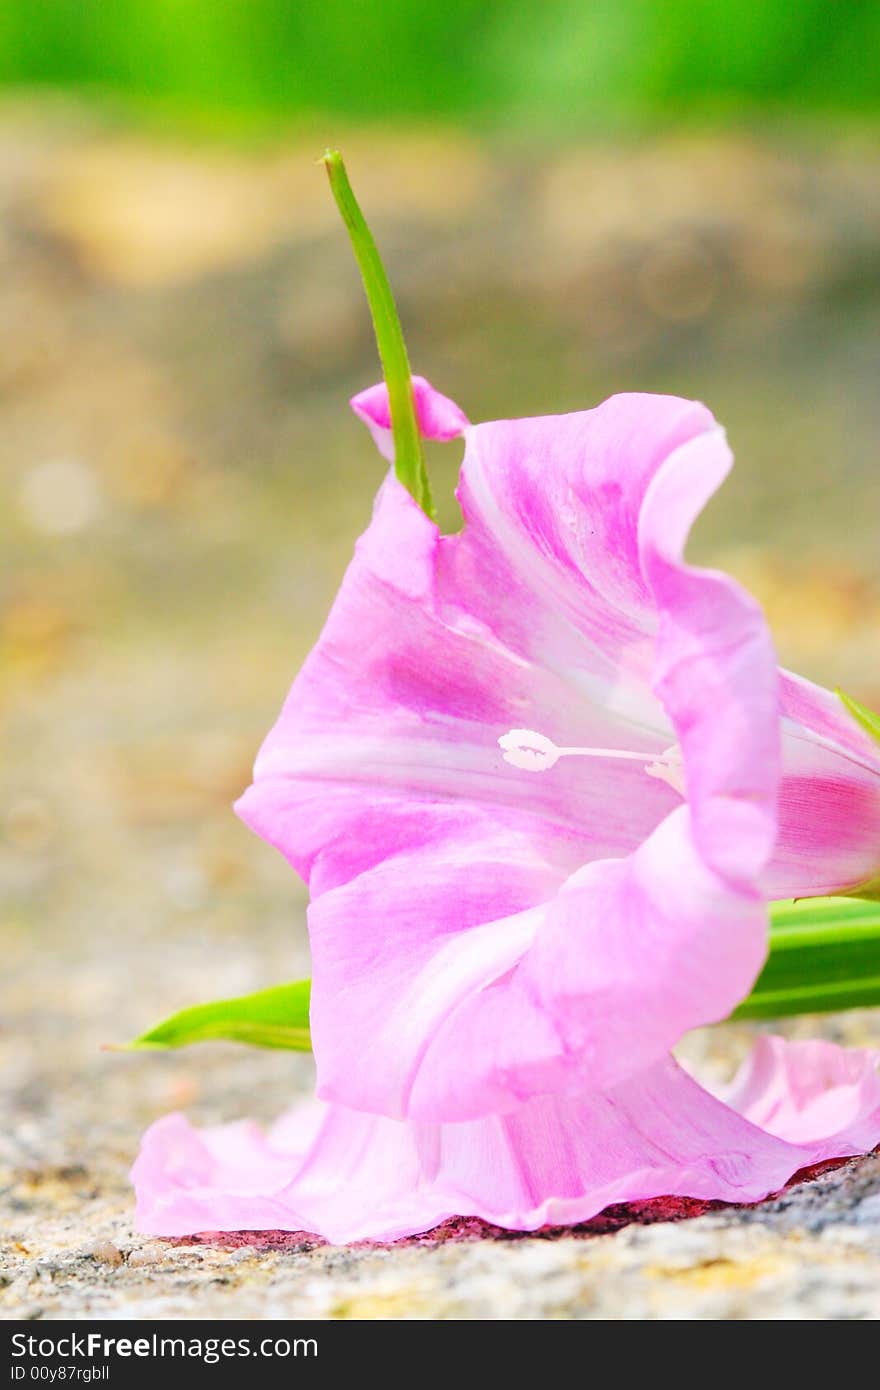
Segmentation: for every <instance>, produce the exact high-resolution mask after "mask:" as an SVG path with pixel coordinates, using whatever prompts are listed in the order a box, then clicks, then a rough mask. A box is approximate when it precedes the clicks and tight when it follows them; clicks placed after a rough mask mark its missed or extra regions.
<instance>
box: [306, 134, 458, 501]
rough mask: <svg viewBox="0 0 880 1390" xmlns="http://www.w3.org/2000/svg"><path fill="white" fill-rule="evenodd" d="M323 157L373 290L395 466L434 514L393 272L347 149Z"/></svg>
mask: <svg viewBox="0 0 880 1390" xmlns="http://www.w3.org/2000/svg"><path fill="white" fill-rule="evenodd" d="M321 162H322V163H323V165H324V167H325V168H326V170H327V177H328V178H329V180H330V187H331V189H332V191H333V197H334V198H335V199H336V206H337V207H338V208H339V211H340V213H341V214H342V220H343V222H344V223H345V225H346V227H347V228H348V234H349V236H350V237H351V244H352V247H353V248H354V254H355V258H356V259H357V263H358V266H359V268H360V272H361V278H362V280H363V282H364V289H365V290H366V293H367V301H368V303H369V305H370V313H371V314H372V316H373V328H374V329H375V332H376V345H377V347H378V349H379V357H380V358H381V360H382V372H383V374H384V376H385V384H386V386H387V387H388V403H389V406H390V410H391V433H392V436H393V439H394V471H395V473H396V474H397V477H398V478H399V480H400V482H401V483H403V486H404V487H405V488H406V489H407V490H408V491H409V492H411V493H412V495H413V497H414V498H415V500H416V501H417V502H418V504H419V506H420V507H421V508H422V511H424V512H425V513H426V514H427V515H428V516H430V517H433V515H434V504H433V502H432V500H431V487H430V484H429V482H428V474H427V470H426V469H425V459H424V455H423V453H422V438H421V435H420V434H419V426H418V420H417V419H416V406H415V400H414V398H413V389H412V374H411V372H410V367H409V358H408V357H407V354H406V343H405V342H404V340H403V330H402V329H401V326H400V318H399V316H398V313H397V306H396V305H395V303H394V295H393V294H392V293H391V286H390V284H389V283H388V276H387V275H386V273H385V267H384V266H383V264H382V258H381V257H380V255H379V251H378V248H377V246H376V243H375V241H374V239H373V234H372V232H371V231H370V229H369V227H368V226H367V223H366V221H365V219H364V215H363V213H362V212H361V210H360V207H359V206H358V201H357V199H356V198H355V196H354V193H353V191H352V187H351V184H350V183H349V181H348V174H347V173H346V172H345V165H344V163H343V162H342V155H341V154H340V153H339V151H338V150H328V151H327V153H326V154H325V155H324V157H323V159H322V161H321Z"/></svg>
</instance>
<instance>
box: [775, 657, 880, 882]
mask: <svg viewBox="0 0 880 1390" xmlns="http://www.w3.org/2000/svg"><path fill="white" fill-rule="evenodd" d="M781 700H782V716H783V725H782V729H783V738H782V750H783V776H782V785H781V788H780V796H779V839H778V842H777V846H776V852H775V854H774V856H773V860H772V863H771V865H770V867H769V869H768V871H767V875H766V878H765V889H766V892H767V894H768V896H770V897H774V898H797V897H803V898H807V897H820V896H833V895H834V894H835V893H846V892H851V891H852V890H854V889H858V888H860V887H862V886H869V885H871V884H873V885H874V892H875V893H877V891H878V890H880V747H878V745H877V744H876V743H875V742H874V740H873V739H871V738H869V736H868V735H867V734H866V733H865V731H864V730H863V729H861V728H860V726H859V725H858V724H857V722H856V721H855V719H853V717H852V715H850V714H849V713H848V712H847V710H846V709H845V708H844V706H843V704H842V702H841V701H840V700H839V699H838V698H837V696H836V695H833V694H832V693H831V691H830V690H823V689H821V687H819V686H817V685H813V684H812V683H811V682H810V681H806V680H803V679H801V678H800V677H799V676H793V675H791V674H790V673H789V672H787V671H783V672H782V673H781Z"/></svg>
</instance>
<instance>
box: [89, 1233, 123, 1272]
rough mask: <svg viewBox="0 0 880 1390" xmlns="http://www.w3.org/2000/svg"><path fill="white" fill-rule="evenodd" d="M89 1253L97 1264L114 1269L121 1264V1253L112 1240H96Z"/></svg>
mask: <svg viewBox="0 0 880 1390" xmlns="http://www.w3.org/2000/svg"><path fill="white" fill-rule="evenodd" d="M90 1253H91V1256H92V1259H93V1260H97V1261H98V1263H99V1264H102V1265H111V1266H112V1267H113V1268H114V1269H115V1268H116V1266H117V1265H121V1264H122V1251H121V1250H120V1249H119V1247H118V1246H117V1245H114V1244H113V1242H112V1240H96V1241H95V1243H94V1245H93V1246H92V1249H91V1252H90Z"/></svg>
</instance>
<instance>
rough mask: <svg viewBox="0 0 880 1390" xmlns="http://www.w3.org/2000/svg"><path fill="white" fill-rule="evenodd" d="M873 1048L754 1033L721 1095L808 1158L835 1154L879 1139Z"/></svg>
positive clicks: (879, 1092)
mask: <svg viewBox="0 0 880 1390" xmlns="http://www.w3.org/2000/svg"><path fill="white" fill-rule="evenodd" d="M878 1062H880V1052H877V1051H876V1050H872V1049H870V1048H842V1047H835V1045H834V1044H833V1043H830V1042H824V1041H822V1040H821V1039H813V1040H809V1041H804V1042H786V1041H785V1040H784V1039H783V1038H777V1037H772V1036H770V1035H765V1036H763V1037H760V1038H759V1039H758V1041H757V1043H756V1044H755V1046H754V1048H753V1049H752V1051H751V1053H750V1054H749V1056H748V1057H747V1059H746V1061H745V1062H744V1063H743V1065H742V1067H741V1068H740V1070H739V1072H738V1073H737V1075H736V1077H735V1078H734V1080H733V1082H732V1083H731V1085H730V1086H729V1087H728V1088H727V1089H726V1090H724V1091H723V1092H721V1098H722V1099H723V1100H724V1101H725V1102H726V1103H727V1104H728V1105H731V1106H733V1108H734V1109H735V1110H738V1111H739V1112H740V1114H742V1115H745V1116H746V1118H747V1119H749V1120H751V1121H752V1123H753V1124H756V1125H759V1126H760V1127H761V1128H762V1129H765V1130H766V1131H767V1133H768V1134H775V1135H777V1136H778V1137H779V1138H780V1139H786V1140H788V1141H789V1143H792V1144H804V1145H808V1146H809V1147H810V1149H811V1151H812V1152H813V1153H814V1154H815V1155H816V1157H815V1158H814V1159H813V1160H812V1161H813V1162H819V1161H820V1160H823V1159H826V1158H841V1157H843V1156H844V1154H847V1153H861V1152H863V1151H864V1150H868V1149H873V1148H874V1147H875V1145H876V1144H877V1143H878V1142H880V1075H878V1071H877V1066H878Z"/></svg>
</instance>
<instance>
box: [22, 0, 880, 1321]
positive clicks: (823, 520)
mask: <svg viewBox="0 0 880 1390" xmlns="http://www.w3.org/2000/svg"><path fill="white" fill-rule="evenodd" d="M878 48H880V7H878V6H877V4H876V3H860V2H859V0H849V2H848V3H847V4H846V5H830V4H828V3H818V0H791V2H790V3H787V4H782V3H771V2H770V0H764V3H737V4H733V3H728V0H708V3H702V4H694V3H689V4H685V3H682V0H665V3H660V0H644V2H643V3H639V0H617V3H610V0H597V2H596V3H583V2H581V3H578V2H577V0H542V2H541V3H539V0H519V3H517V2H516V0H505V2H504V3H501V2H500V0H480V3H476V0H444V3H422V4H416V3H409V4H407V3H403V0H376V3H363V4H353V3H342V0H322V3H320V4H302V3H300V4H294V3H290V0H287V3H285V2H284V0H213V2H212V3H205V2H200V3H197V0H101V2H100V3H98V2H97V0H43V3H41V4H37V5H35V4H33V3H29V4H24V3H23V0H6V3H5V4H4V5H3V7H2V9H0V83H2V91H0V324H2V328H3V346H2V352H0V551H2V556H3V561H2V569H0V662H2V681H0V733H2V741H3V761H2V789H0V944H2V952H3V966H4V970H3V983H2V989H3V997H4V1002H3V1008H2V1018H3V1025H2V1027H3V1030H4V1031H3V1032H2V1033H0V1052H2V1055H0V1075H2V1077H3V1086H4V1092H5V1098H6V1101H7V1102H8V1106H9V1118H8V1121H4V1122H3V1123H2V1124H0V1134H2V1144H0V1167H2V1166H3V1164H6V1166H7V1167H8V1168H9V1173H8V1174H7V1179H8V1180H7V1181H6V1182H5V1185H4V1190H5V1192H6V1194H7V1198H4V1200H9V1201H12V1202H13V1203H16V1202H17V1203H18V1204H19V1205H18V1206H16V1207H15V1208H14V1212H17V1213H18V1215H15V1214H14V1213H13V1214H12V1215H11V1216H10V1220H12V1221H14V1223H15V1228H16V1229H17V1230H18V1231H19V1234H20V1235H21V1237H22V1239H23V1240H24V1243H25V1244H28V1243H29V1242H30V1243H31V1244H33V1246H34V1248H35V1249H38V1248H39V1246H40V1242H41V1241H42V1242H43V1243H44V1244H45V1242H46V1241H51V1240H56V1241H58V1242H61V1243H62V1244H63V1242H64V1241H65V1240H68V1241H69V1240H74V1239H78V1238H79V1237H78V1236H77V1235H76V1223H77V1222H79V1223H80V1224H81V1223H82V1221H83V1220H84V1219H85V1218H84V1216H83V1210H84V1208H83V1201H85V1200H86V1197H83V1196H82V1194H83V1193H86V1194H88V1193H91V1194H92V1196H91V1197H88V1201H90V1202H92V1204H93V1205H92V1207H90V1208H89V1210H90V1211H92V1212H94V1211H95V1210H96V1208H95V1206H94V1203H95V1202H97V1203H98V1204H99V1206H100V1205H101V1204H103V1206H102V1207H101V1210H106V1211H113V1212H117V1213H120V1214H121V1215H120V1219H125V1220H127V1219H128V1215H127V1214H128V1211H129V1196H128V1191H127V1188H126V1186H125V1181H124V1173H125V1165H126V1162H127V1160H128V1158H130V1156H131V1152H132V1148H133V1145H134V1143H135V1140H136V1136H137V1131H138V1129H139V1128H140V1126H141V1125H142V1124H144V1123H145V1122H147V1121H148V1120H149V1119H152V1118H154V1117H155V1116H156V1115H157V1114H158V1113H160V1112H161V1111H162V1110H164V1109H167V1108H170V1107H172V1106H174V1105H186V1106H188V1107H189V1108H190V1109H191V1110H192V1111H193V1112H194V1113H196V1114H197V1116H199V1117H201V1118H204V1117H206V1116H209V1115H210V1116H214V1117H216V1116H218V1115H221V1114H222V1115H225V1116H227V1117H232V1116H234V1115H236V1114H243V1113H257V1114H271V1113H272V1112H273V1111H274V1110H277V1109H278V1108H280V1106H281V1105H282V1104H283V1103H284V1102H285V1101H286V1099H287V1097H288V1094H289V1092H290V1089H291V1086H292V1084H303V1085H305V1084H307V1082H308V1064H307V1062H305V1061H303V1060H301V1059H300V1060H295V1061H293V1062H291V1061H290V1060H289V1059H288V1058H286V1057H283V1056H268V1055H259V1056H258V1055H252V1054H249V1053H247V1052H243V1051H242V1052H239V1051H235V1050H234V1049H228V1050H224V1049H218V1050H215V1051H210V1050H206V1051H204V1052H196V1053H194V1054H192V1055H189V1054H182V1055H181V1056H180V1057H174V1056H171V1057H168V1058H158V1059H152V1058H128V1059H112V1060H108V1059H107V1057H105V1056H102V1055H101V1054H100V1053H99V1052H98V1050H97V1049H98V1045H99V1044H100V1043H101V1042H104V1041H113V1040H117V1041H118V1040H121V1039H124V1038H126V1037H128V1036H131V1035H133V1034H135V1033H137V1032H139V1031H141V1030H142V1029H143V1028H144V1027H145V1026H147V1025H148V1024H150V1023H152V1022H154V1021H155V1019H156V1018H157V1017H159V1016H160V1015H162V1014H164V1013H166V1012H170V1011H171V1010H172V1009H174V1008H176V1007H179V1006H183V1005H185V1004H187V1003H192V1002H194V1001H196V1000H200V999H204V998H209V997H211V996H221V995H223V994H227V993H237V992H242V991H246V990H248V989H252V988H257V987H259V986H261V985H264V984H269V983H272V982H273V981H276V980H279V979H283V978H289V977H292V976H296V975H297V974H299V973H301V972H305V971H306V970H307V969H308V960H307V954H306V949H305V939H304V934H303V932H302V926H301V924H302V910H303V896H302V892H301V890H300V889H299V888H298V886H297V885H296V883H295V881H294V879H293V875H292V874H291V873H290V871H289V870H287V869H286V867H285V866H284V865H283V864H282V862H281V861H280V859H278V858H277V857H276V856H275V855H274V854H273V853H272V852H271V851H270V850H269V849H268V848H267V847H266V846H264V845H262V844H261V843H260V842H258V841H257V840H256V839H255V838H254V837H252V836H251V835H249V834H248V833H247V832H246V831H245V830H244V828H243V827H242V826H241V825H239V823H238V822H237V821H236V819H235V818H234V816H233V814H232V812H231V810H230V804H231V802H232V800H233V799H234V797H235V796H236V795H237V794H238V793H239V792H240V791H241V790H242V789H243V787H244V786H245V785H246V783H247V781H248V778H249V772H250V766H251V763H252V760H253V756H254V754H255V752H256V749H257V747H258V745H259V742H260V740H261V738H262V736H263V734H264V733H265V731H266V730H267V728H268V727H269V724H270V722H271V721H272V719H273V718H274V716H275V714H276V712H277V710H278V708H279V706H280V703H281V700H282V697H283V695H284V693H285V691H286V688H287V686H288V684H289V682H290V679H291V678H292V676H293V674H294V672H295V670H296V669H297V667H298V665H299V663H300V662H301V660H302V658H303V657H304V655H305V653H306V652H307V650H308V648H309V646H310V644H311V642H312V641H313V640H314V638H315V636H316V635H317V633H318V631H319V629H320V626H321V623H322V621H323V618H324V615H325V613H326V611H327V608H328V606H329V604H330V602H331V600H332V597H333V594H334V592H335V590H336V587H337V585H338V582H339V579H340V576H341V574H342V572H343V569H344V566H345V564H346V562H347V560H348V557H349V555H350V553H351V549H352V546H353V543H354V540H355V538H356V536H357V534H358V533H359V531H360V530H362V529H363V527H364V526H365V525H366V522H367V520H368V517H369V510H370V505H371V499H372V496H373V493H374V491H375V489H376V486H377V484H378V482H379V480H380V477H381V475H382V466H381V464H380V461H379V460H378V459H377V457H376V455H375V453H374V451H373V449H372V446H371V444H370V441H369V439H368V437H367V435H366V433H365V431H364V430H363V429H362V427H361V426H359V425H358V423H357V422H356V421H355V420H354V419H353V417H351V415H350V413H349V411H348V408H347V398H348V397H349V396H350V395H351V394H352V393H353V392H354V391H356V390H358V389H360V388H362V387H364V386H366V385H368V384H370V383H371V382H372V381H374V380H375V379H376V377H377V375H378V366H377V360H376V352H375V347H374V344H373V341H372V337H371V330H370V324H369V319H368V315H367V312H366V308H365V305H364V302H363V296H362V292H361V288H360V285H359V282H358V277H357V273H356V271H355V269H354V266H353V263H352V259H351V254H350V250H349V247H348V243H347V239H346V237H345V234H344V232H343V230H342V228H341V226H340V224H339V221H338V218H337V215H336V212H335V209H334V207H333V204H332V201H331V199H330V196H329V192H328V190H327V187H326V181H325V178H324V174H323V171H322V170H321V169H320V168H319V167H316V164H315V159H316V156H318V155H319V154H320V153H321V151H322V149H323V148H324V146H325V145H326V144H328V143H334V144H339V145H340V146H341V147H342V149H343V150H344V152H345V154H346V156H347V159H348V164H349V170H350V173H351V177H352V180H353V182H354V185H355V188H356V190H357V191H358V193H359V196H360V198H361V201H362V203H363V205H364V208H365V210H366V212H367V214H368V216H369V217H370V218H371V220H372V223H373V225H374V228H375V230H376V233H377V236H378V238H379V241H380V244H381V246H382V248H383V251H384V253H385V257H386V260H387V263H388V267H389V270H390V273H391V277H392V280H393V283H394V285H395V287H396V290H397V294H398V297H399V301H400V307H401V312H402V317H403V320H404V324H405V328H406V332H407V336H408V341H409V345H410V352H411V357H412V360H413V363H414V366H415V368H416V369H417V370H418V371H420V372H422V373H423V374H424V375H426V376H428V377H429V378H430V379H432V380H433V381H434V382H435V384H436V385H437V386H438V387H440V388H441V389H442V390H444V391H445V392H447V393H448V394H450V395H451V396H453V397H454V398H455V399H456V400H458V401H459V402H460V404H461V405H462V407H463V408H464V409H465V410H466V411H467V413H468V414H469V415H470V416H471V418H473V419H485V418H490V417H492V416H498V415H518V414H531V413H548V412H554V411H562V410H570V409H581V408H585V407H588V406H591V405H593V404H595V403H596V402H598V401H599V400H601V399H602V398H603V397H604V396H606V395H608V394H610V393H611V392H614V391H619V390H632V389H638V390H654V391H672V392H676V393H679V394H682V395H687V396H697V397H701V398H702V399H704V400H705V401H706V402H707V403H708V404H709V405H710V406H711V407H712V409H713V410H714V411H715V413H716V415H717V416H718V418H719V419H720V420H721V421H722V422H723V423H724V424H725V425H726V426H727V429H728V432H729V435H730V439H731V442H732V445H733V448H734V450H735V453H736V455H737V468H736V470H735V473H734V476H733V478H732V480H731V481H730V483H729V484H728V485H727V486H726V488H725V489H724V491H723V493H722V495H721V496H720V497H719V498H717V499H715V501H714V502H713V503H712V505H711V506H710V508H709V509H708V511H707V513H706V515H705V517H704V518H703V519H702V520H701V522H700V525H699V528H698V531H697V534H696V536H695V540H694V547H693V553H694V554H695V555H697V556H700V557H702V558H705V559H709V560H711V561H713V562H717V563H719V564H721V565H723V566H726V567H728V568H730V569H732V570H733V571H734V572H736V573H738V574H739V575H740V576H741V577H742V578H743V579H744V580H745V581H746V582H747V583H748V584H750V585H751V587H752V588H753V589H754V590H755V592H757V593H758V595H759V596H760V597H761V598H762V600H763V601H764V603H765V605H766V607H767V611H768V614H769V616H770V619H771V621H772V624H773V627H774V632H775V634H776V637H777V641H778V644H779V649H780V652H781V654H782V656H783V657H784V659H785V660H786V661H787V662H789V663H790V664H793V665H795V666H796V667H798V668H799V669H801V670H802V671H804V672H805V673H806V674H809V675H812V676H813V677H815V678H817V679H820V680H822V681H825V682H827V683H835V682H839V683H841V684H842V685H844V686H845V687H847V688H848V689H850V690H851V691H852V693H853V694H855V695H856V696H858V697H860V698H861V699H863V700H864V701H865V702H866V703H868V704H872V705H874V706H878V705H880V659H878V654H880V564H878V554H880V546H878V526H877V518H878V516H880V474H878V467H877V440H878V434H880V397H878V392H877V364H878V348H880V167H878V157H877V135H878V127H880V122H878V110H880V101H878V98H880V90H878V89H880V61H878ZM459 457H460V448H459V446H457V445H450V446H446V447H444V448H435V449H433V450H432V451H431V454H430V466H431V469H432V473H433V481H434V491H435V495H436V496H438V498H440V499H441V506H442V513H443V516H444V518H445V519H446V520H447V521H448V522H449V523H452V524H454V521H455V506H454V502H453V500H452V489H453V485H454V480H455V474H456V470H457V466H458V462H459ZM35 944H36V946H37V950H36V951H35V949H34V947H35ZM791 1027H793V1028H798V1027H803V1028H804V1029H805V1030H806V1031H807V1032H818V1031H820V1029H819V1026H818V1025H816V1024H814V1023H811V1022H809V1021H808V1022H807V1023H805V1024H803V1025H801V1024H794V1025H791ZM868 1027H869V1025H868V1024H866V1023H861V1024H860V1023H858V1021H857V1020H856V1019H855V1018H854V1017H850V1018H848V1019H846V1020H844V1021H843V1022H841V1021H835V1020H826V1021H825V1022H824V1023H823V1024H822V1025H821V1029H822V1030H824V1031H825V1032H826V1033H827V1032H828V1030H829V1029H830V1030H831V1031H835V1030H838V1032H839V1030H840V1029H848V1030H850V1031H849V1033H848V1036H855V1033H857V1032H858V1029H859V1028H861V1029H862V1030H863V1032H864V1031H865V1030H867V1029H868ZM853 1030H855V1033H854V1032H853ZM747 1034H748V1029H746V1028H740V1030H739V1031H738V1032H730V1033H727V1034H724V1035H723V1036H724V1037H725V1038H726V1039H727V1041H726V1042H724V1043H723V1044H721V1043H718V1044H714V1043H713V1046H717V1047H720V1048H722V1051H723V1055H722V1056H721V1057H720V1060H719V1065H720V1067H721V1069H722V1070H723V1069H724V1067H725V1066H728V1065H729V1063H730V1062H731V1061H732V1060H733V1058H734V1056H735V1054H736V1050H737V1048H738V1047H739V1046H740V1045H741V1041H737V1039H739V1040H743V1039H745V1038H746V1036H747ZM715 1036H717V1037H721V1036H722V1035H721V1034H718V1035H715ZM860 1036H861V1035H860ZM724 1049H726V1051H725V1050H724ZM2 1145H6V1146H7V1147H8V1148H9V1152H8V1153H6V1150H5V1149H4V1148H3V1147H2ZM71 1156H72V1157H71ZM52 1163H55V1165H56V1168H55V1169H52V1172H53V1173H55V1176H54V1177H52V1178H51V1181H50V1179H49V1178H47V1177H46V1176H45V1171H44V1170H46V1166H47V1165H49V1166H50V1167H51V1164H52ZM71 1163H73V1167H71ZM77 1164H79V1168H77V1166H76V1165H77ZM56 1169H57V1171H56ZM35 1172H36V1173H37V1174H38V1175H39V1174H40V1173H43V1177H42V1178H41V1179H40V1181H39V1182H37V1179H36V1178H35V1177H34V1173H35ZM67 1172H70V1173H73V1174H74V1176H72V1177H69V1178H67V1177H64V1173H67ZM77 1173H79V1177H77V1176H76V1174H77ZM58 1174H60V1175H61V1176H58ZM83 1174H85V1176H83ZM22 1175H23V1176H22ZM40 1183H42V1185H40ZM35 1184H36V1185H35ZM77 1184H79V1186H77ZM10 1194H11V1196H10ZM65 1223H67V1224H65ZM70 1223H73V1224H72V1225H71V1224H70ZM71 1232H73V1234H71ZM29 1248H30V1246H29ZM59 1297H62V1295H60V1294H59ZM52 1306H53V1307H56V1309H57V1308H60V1307H62V1304H61V1303H59V1304H57V1305H56V1304H53V1305H52ZM63 1306H65V1307H67V1311H68V1315H70V1316H76V1315H77V1305H76V1304H75V1303H74V1304H70V1305H63Z"/></svg>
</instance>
